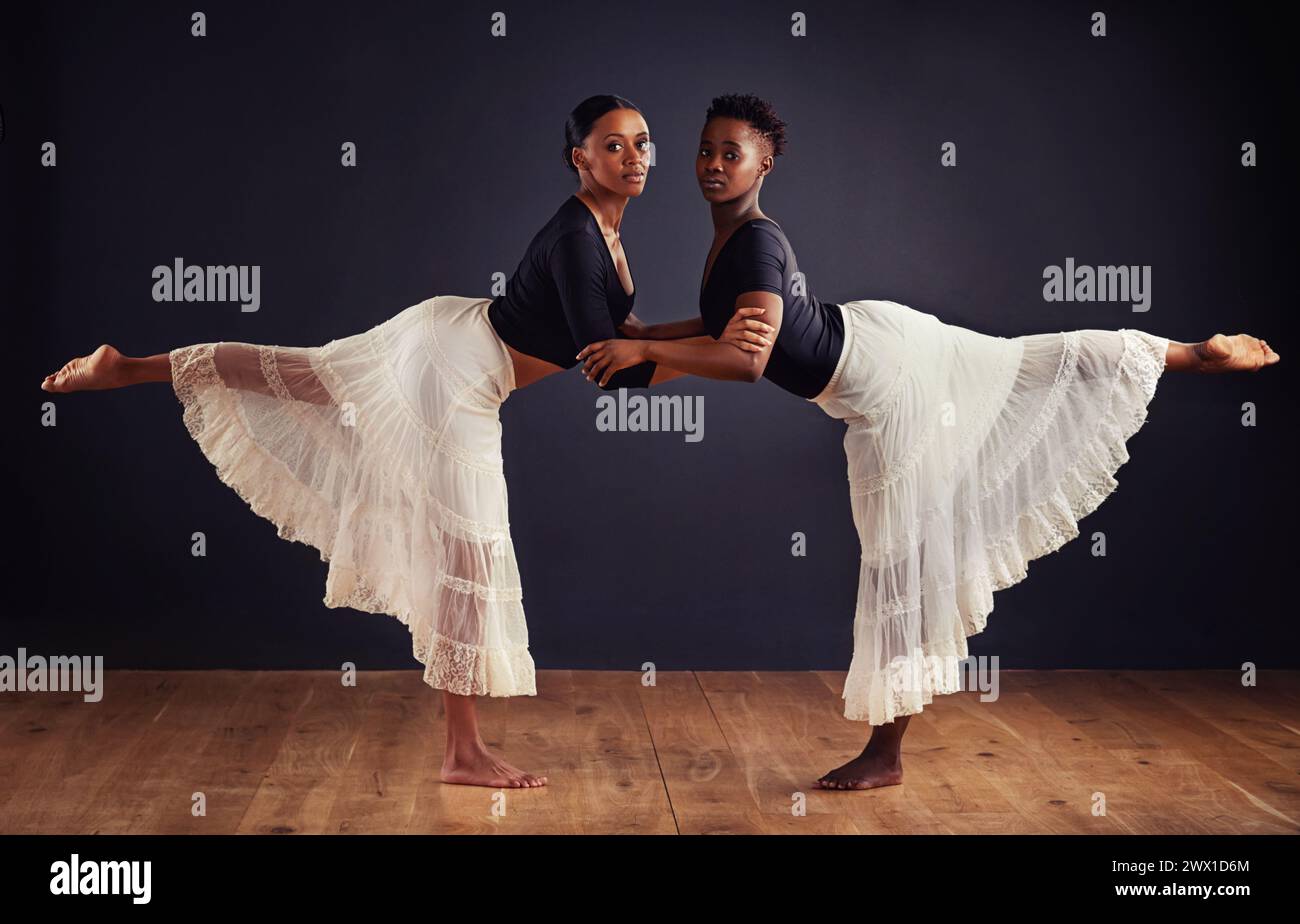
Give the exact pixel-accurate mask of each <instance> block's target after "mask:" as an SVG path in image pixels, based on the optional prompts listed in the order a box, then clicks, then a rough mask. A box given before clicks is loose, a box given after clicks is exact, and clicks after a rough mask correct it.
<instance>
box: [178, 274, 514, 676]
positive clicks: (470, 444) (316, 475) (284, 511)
mask: <svg viewBox="0 0 1300 924" xmlns="http://www.w3.org/2000/svg"><path fill="white" fill-rule="evenodd" d="M488 304H489V301H488V300H487V299H469V298H458V297H455V296H439V297H437V298H431V299H428V300H426V301H423V302H421V303H420V304H418V305H412V306H411V307H409V308H407V309H405V310H404V311H402V312H401V313H400V314H398V315H396V316H395V317H393V318H391V319H389V320H388V321H385V322H384V323H382V324H380V325H378V326H376V327H374V328H372V329H371V330H369V331H366V332H365V333H362V334H357V335H355V336H351V337H345V338H343V339H341V340H333V341H331V342H329V343H327V344H325V345H324V346H320V347H301V348H299V347H280V346H265V345H259V344H249V343H200V344H195V345H192V346H187V347H182V348H180V349H177V350H173V351H172V352H171V355H170V359H171V369H172V384H173V387H174V389H175V391H176V396H177V397H178V398H179V399H180V402H181V405H182V407H183V408H184V421H185V426H186V428H187V429H188V430H189V432H190V434H191V435H192V436H193V437H194V439H195V440H196V441H197V442H198V444H199V447H200V448H201V449H202V450H203V453H204V455H206V456H207V458H208V460H209V461H210V462H212V464H213V465H214V466H216V470H217V474H218V476H219V477H220V478H221V480H222V481H223V482H225V483H226V484H227V485H229V486H230V487H232V488H234V489H235V491H237V492H238V493H239V495H240V496H241V497H242V498H243V499H244V500H245V501H247V502H248V504H249V506H250V507H251V508H252V509H253V510H254V511H255V512H256V513H257V514H259V515H260V516H262V517H265V518H266V519H267V520H270V521H271V522H272V523H274V524H275V525H276V526H277V527H278V533H279V535H280V536H281V537H282V538H285V539H290V540H294V541H297V542H304V543H307V544H309V545H311V546H313V547H315V548H316V549H318V550H319V551H320V556H321V559H322V560H323V561H327V562H328V563H329V573H328V577H327V579H326V583H325V597H324V602H325V604H326V605H327V606H330V607H353V608H355V609H359V610H365V611H368V612H372V613H389V614H391V615H393V616H396V617H397V618H398V619H399V620H401V622H402V623H403V624H404V625H405V626H406V627H407V628H408V629H409V630H410V633H411V646H412V650H413V652H414V654H415V657H416V658H417V659H418V660H419V661H420V662H421V663H422V664H423V665H424V679H425V682H426V683H428V684H429V685H430V686H432V687H435V688H437V689H441V690H447V691H449V692H451V693H457V694H462V695H488V696H519V695H534V694H535V693H536V683H535V677H534V668H533V660H532V657H531V655H530V654H529V652H528V630H527V627H526V624H525V622H524V611H523V592H522V590H521V587H520V580H519V569H518V566H517V564H516V561H515V553H514V545H513V543H512V541H511V537H510V525H509V515H508V509H507V503H506V482H505V476H504V473H503V470H502V456H501V421H500V417H499V413H498V412H499V409H500V406H501V403H502V402H503V401H505V399H506V397H507V396H508V395H509V394H510V392H511V391H512V390H513V389H514V367H513V365H512V363H511V360H510V355H509V353H508V352H507V350H506V347H505V345H504V344H503V343H502V342H501V340H500V338H499V337H498V336H497V334H496V332H495V330H493V328H492V326H491V324H490V323H489V321H488V318H487V307H488Z"/></svg>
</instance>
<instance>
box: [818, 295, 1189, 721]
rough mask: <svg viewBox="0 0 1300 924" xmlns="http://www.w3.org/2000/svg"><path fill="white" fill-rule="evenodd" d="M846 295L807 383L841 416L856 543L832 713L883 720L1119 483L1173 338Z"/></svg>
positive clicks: (947, 671) (954, 679)
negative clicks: (843, 675) (826, 366)
mask: <svg viewBox="0 0 1300 924" xmlns="http://www.w3.org/2000/svg"><path fill="white" fill-rule="evenodd" d="M842 307H843V311H844V327H845V342H844V350H843V353H842V354H841V356H840V361H839V364H838V367H837V369H836V370H835V373H834V375H833V377H832V378H831V380H830V382H829V383H828V384H827V386H826V389H825V390H824V391H823V392H822V394H820V395H818V396H817V397H816V398H813V399H811V400H812V401H814V402H815V403H817V404H818V406H820V407H821V408H822V409H823V410H824V411H825V412H826V413H827V414H829V415H831V416H832V417H835V418H839V419H842V420H844V421H845V423H846V424H847V427H848V429H847V432H846V433H845V437H844V449H845V454H846V455H847V457H848V479H849V490H850V497H851V501H852V505H853V520H854V523H855V524H856V525H857V530H858V539H859V542H860V544H861V552H862V562H861V570H860V574H859V582H858V598H857V610H856V614H855V618H854V625H853V660H852V663H851V664H850V667H849V672H848V677H847V680H846V682H845V687H844V694H843V698H844V700H845V709H844V714H845V715H846V716H847V717H848V718H850V719H856V720H860V721H867V722H869V723H871V724H872V725H881V724H885V723H888V722H892V721H893V720H894V718H895V717H896V716H900V715H910V714H914V713H918V712H920V711H921V710H922V707H923V706H925V705H927V704H929V703H931V702H932V701H933V697H934V696H935V695H938V694H945V693H953V692H956V691H958V690H959V689H961V684H962V674H963V671H962V668H961V664H960V662H961V661H962V659H964V658H966V657H967V645H966V640H967V638H968V637H969V636H971V635H974V634H975V633H977V632H980V631H981V630H982V629H983V628H984V626H985V622H986V620H987V619H988V616H989V613H990V612H991V611H992V610H993V592H994V591H995V590H1000V589H1002V588H1005V587H1009V586H1011V585H1012V584H1015V583H1016V582H1018V581H1020V580H1022V579H1023V578H1024V577H1025V576H1026V573H1027V568H1028V564H1029V562H1030V561H1031V560H1033V559H1035V558H1038V557H1040V556H1042V555H1046V554H1047V553H1049V552H1053V551H1055V550H1057V549H1059V548H1060V547H1061V546H1062V545H1064V544H1065V543H1066V542H1067V541H1069V540H1070V539H1072V538H1074V537H1076V536H1077V535H1078V534H1079V528H1078V521H1079V519H1081V518H1082V517H1084V516H1086V515H1087V514H1089V513H1091V512H1092V511H1093V510H1094V509H1096V507H1097V506H1098V505H1099V504H1100V503H1101V502H1102V500H1104V499H1105V498H1106V496H1107V495H1109V494H1110V493H1111V492H1112V491H1113V490H1115V488H1116V487H1117V485H1118V482H1117V481H1116V479H1115V477H1114V476H1115V471H1116V470H1117V469H1118V468H1119V467H1120V466H1121V465H1123V464H1124V463H1125V462H1126V461H1128V458H1129V455H1128V451H1127V449H1126V446H1125V443H1126V441H1127V440H1128V438H1129V437H1131V436H1132V435H1133V434H1134V433H1136V432H1137V430H1138V429H1139V428H1140V427H1141V426H1142V424H1143V422H1144V421H1145V420H1146V415H1147V405H1148V404H1149V403H1150V401H1151V399H1152V397H1153V396H1154V394H1155V389H1156V382H1157V380H1158V379H1159V378H1160V376H1161V374H1162V373H1163V372H1164V368H1165V350H1166V348H1167V346H1168V343H1169V341H1168V340H1167V339H1166V338H1162V337H1156V336H1153V335H1151V334H1147V333H1144V332H1142V331H1137V330H1118V331H1111V330H1076V331H1066V332H1062V333H1053V334H1035V335H1030V336H1023V337H1014V338H1005V337H994V336H988V335H985V334H980V333H976V332H974V331H970V330H967V329H965V328H962V327H956V326H954V325H950V324H945V323H943V322H942V321H940V320H939V319H938V318H937V317H935V316H934V315H931V314H926V313H924V312H921V311H917V310H915V309H912V308H909V307H907V306H906V305H900V304H898V303H897V302H890V301H857V302H851V303H848V304H846V305H843V306H842Z"/></svg>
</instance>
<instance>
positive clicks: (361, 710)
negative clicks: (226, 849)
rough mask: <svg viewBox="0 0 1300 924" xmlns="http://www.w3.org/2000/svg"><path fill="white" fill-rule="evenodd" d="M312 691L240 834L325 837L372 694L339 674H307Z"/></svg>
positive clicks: (293, 724)
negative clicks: (344, 679)
mask: <svg viewBox="0 0 1300 924" xmlns="http://www.w3.org/2000/svg"><path fill="white" fill-rule="evenodd" d="M304 673H307V674H309V675H310V680H311V689H310V695H309V697H308V698H307V700H306V702H304V703H303V704H302V706H301V707H300V708H299V709H298V711H297V713H296V714H295V715H294V716H293V718H292V719H291V720H290V725H289V730H288V733H287V734H286V735H285V736H284V738H283V739H282V741H281V745H280V748H279V750H278V751H277V753H276V755H275V758H274V760H272V761H271V765H270V766H269V767H267V769H266V772H265V773H264V774H263V775H262V779H261V782H260V783H259V785H258V787H257V791H256V792H255V793H254V794H253V798H252V801H251V802H250V803H249V805H248V811H247V812H245V813H244V817H243V818H242V819H240V822H239V826H238V828H237V829H236V831H237V833H239V834H321V833H325V832H326V831H328V830H329V820H330V813H331V811H332V810H333V806H334V800H335V799H336V798H337V797H338V794H339V787H340V784H341V781H342V779H343V776H344V773H345V771H346V769H347V766H348V764H349V762H350V761H351V759H352V751H353V749H354V748H355V747H356V743H357V738H358V736H359V735H360V732H361V719H362V716H363V715H364V714H365V711H366V708H367V706H368V704H369V700H370V697H371V695H372V690H371V689H369V688H368V687H367V686H365V685H364V684H358V685H357V686H345V685H344V684H343V683H342V681H341V676H342V675H341V674H340V673H339V672H338V671H306V672H304Z"/></svg>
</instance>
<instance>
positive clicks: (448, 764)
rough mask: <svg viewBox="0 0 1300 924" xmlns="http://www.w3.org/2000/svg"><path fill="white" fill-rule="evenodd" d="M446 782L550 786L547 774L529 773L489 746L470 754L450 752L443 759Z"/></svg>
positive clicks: (510, 787)
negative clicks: (547, 784) (507, 760)
mask: <svg viewBox="0 0 1300 924" xmlns="http://www.w3.org/2000/svg"><path fill="white" fill-rule="evenodd" d="M442 781H443V782H444V783H459V784H461V785H463V786H490V787H491V788H493V789H528V788H532V787H535V786H545V785H546V777H544V776H537V775H536V774H533V773H525V772H524V771H523V770H520V769H519V768H518V767H514V766H511V765H510V764H508V763H506V762H505V761H504V760H502V759H501V758H499V757H497V756H496V755H495V754H493V753H492V752H491V751H489V750H487V749H486V748H483V749H481V750H477V751H474V752H472V753H470V754H468V755H455V754H452V753H451V752H448V753H447V756H446V758H444V760H443V762H442Z"/></svg>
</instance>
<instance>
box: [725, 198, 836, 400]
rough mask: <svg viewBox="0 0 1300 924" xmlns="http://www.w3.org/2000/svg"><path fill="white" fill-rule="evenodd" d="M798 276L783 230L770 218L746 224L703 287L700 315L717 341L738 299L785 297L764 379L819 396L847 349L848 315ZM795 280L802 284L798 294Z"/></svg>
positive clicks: (801, 394) (803, 395) (804, 394)
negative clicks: (757, 294)
mask: <svg viewBox="0 0 1300 924" xmlns="http://www.w3.org/2000/svg"><path fill="white" fill-rule="evenodd" d="M798 273H799V266H798V264H797V263H796V262H795V258H794V251H793V250H791V249H790V242H789V241H788V240H786V236H785V233H784V232H783V231H782V230H781V228H780V226H779V225H777V223H776V222H774V221H772V220H771V219H770V218H756V219H754V220H753V221H747V222H745V224H743V225H741V226H740V227H739V228H737V229H736V230H735V231H734V232H732V234H731V237H729V238H727V241H726V243H724V244H723V245H722V249H721V250H720V251H718V256H717V257H716V258H715V259H714V261H713V268H712V269H711V270H710V271H709V278H708V280H707V281H705V282H704V284H703V287H702V288H701V289H700V316H701V317H702V318H703V319H704V329H705V330H707V331H708V333H709V336H710V337H712V338H713V339H714V340H717V339H718V338H719V337H721V336H722V332H723V330H725V329H726V326H727V322H728V321H730V320H731V317H732V315H734V314H735V313H736V296H737V295H740V294H742V293H744V292H775V293H776V294H777V295H779V296H781V299H782V301H783V302H784V304H783V305H782V308H781V329H780V330H778V331H777V334H776V343H774V344H773V345H772V353H771V355H769V356H768V358H767V368H766V369H765V370H764V371H763V377H764V378H767V379H771V380H772V382H774V383H775V384H776V385H779V386H780V387H781V388H784V389H785V390H786V391H788V392H791V393H793V394H796V395H798V396H799V397H801V398H815V397H817V395H819V394H821V392H822V390H823V389H824V388H825V387H826V384H827V383H828V382H829V381H830V380H831V376H832V375H833V374H834V372H835V366H836V365H837V364H838V363H839V359H840V353H841V352H842V351H843V349H844V314H843V312H841V311H840V306H839V305H835V304H832V303H830V302H822V301H818V300H817V298H816V297H815V296H814V295H813V294H812V292H811V291H809V289H808V284H807V282H806V281H804V280H803V278H802V277H801V276H798V275H797V274H798ZM796 280H798V281H799V282H800V283H801V285H800V286H799V292H798V293H796V291H795V288H796V287H795V282H796ZM757 320H760V321H761V320H763V318H762V316H759V317H758V318H757Z"/></svg>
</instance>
